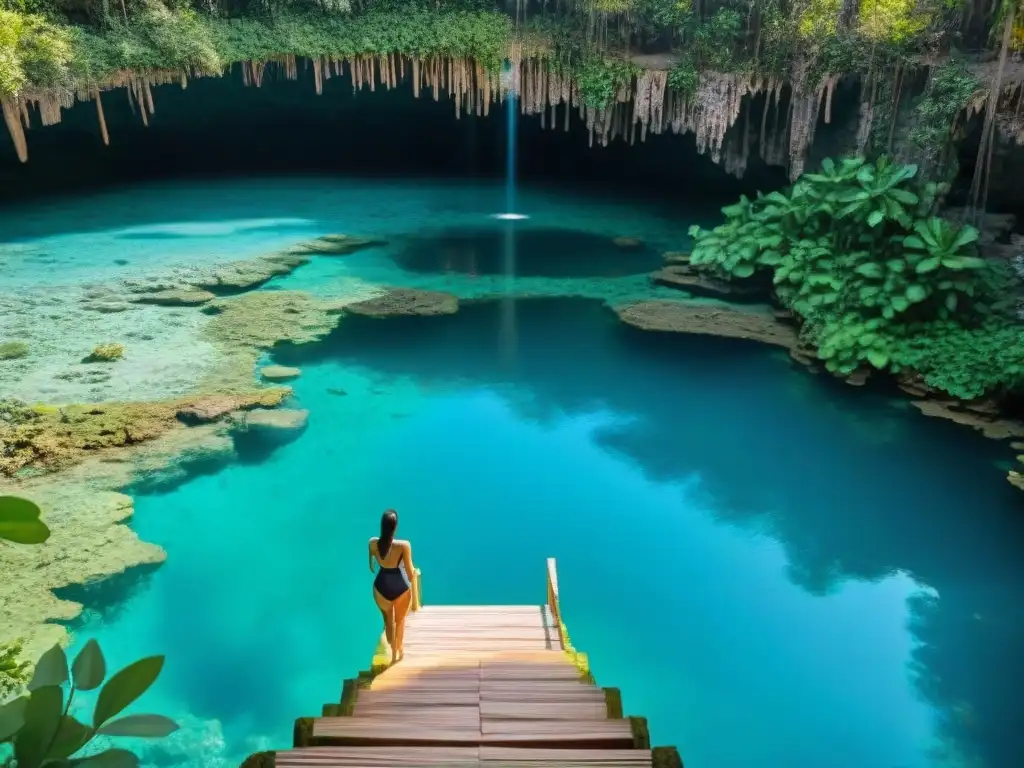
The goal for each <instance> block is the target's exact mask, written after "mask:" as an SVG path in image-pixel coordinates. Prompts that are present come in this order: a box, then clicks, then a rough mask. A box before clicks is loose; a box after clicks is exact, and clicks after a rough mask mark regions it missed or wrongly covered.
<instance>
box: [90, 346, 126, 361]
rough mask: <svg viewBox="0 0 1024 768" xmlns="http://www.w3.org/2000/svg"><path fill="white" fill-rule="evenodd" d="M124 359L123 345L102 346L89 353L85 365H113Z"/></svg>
mask: <svg viewBox="0 0 1024 768" xmlns="http://www.w3.org/2000/svg"><path fill="white" fill-rule="evenodd" d="M123 357H124V345H123V344H100V345H99V346H97V347H96V348H95V349H94V350H93V351H92V352H90V353H89V355H88V356H86V357H85V359H83V360H82V362H83V363H113V362H116V361H118V360H120V359H122V358H123Z"/></svg>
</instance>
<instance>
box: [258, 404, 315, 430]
mask: <svg viewBox="0 0 1024 768" xmlns="http://www.w3.org/2000/svg"><path fill="white" fill-rule="evenodd" d="M308 422H309V411H307V410H297V409H290V408H276V409H273V410H268V409H263V408H258V409H256V410H253V411H248V412H247V413H245V414H244V416H243V417H242V424H243V425H244V426H245V427H246V428H247V429H266V430H272V431H278V430H283V431H289V432H291V431H297V430H302V429H305V427H306V424H307V423H308Z"/></svg>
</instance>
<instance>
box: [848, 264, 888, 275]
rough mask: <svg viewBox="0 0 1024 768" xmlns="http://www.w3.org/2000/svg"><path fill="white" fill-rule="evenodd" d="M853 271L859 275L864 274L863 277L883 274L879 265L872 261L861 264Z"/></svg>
mask: <svg viewBox="0 0 1024 768" xmlns="http://www.w3.org/2000/svg"><path fill="white" fill-rule="evenodd" d="M854 271H855V272H856V273H857V274H859V275H864V277H881V276H882V274H883V272H882V267H881V265H880V264H875V263H873V262H868V263H867V264H861V265H859V266H858V267H857V269H855V270H854Z"/></svg>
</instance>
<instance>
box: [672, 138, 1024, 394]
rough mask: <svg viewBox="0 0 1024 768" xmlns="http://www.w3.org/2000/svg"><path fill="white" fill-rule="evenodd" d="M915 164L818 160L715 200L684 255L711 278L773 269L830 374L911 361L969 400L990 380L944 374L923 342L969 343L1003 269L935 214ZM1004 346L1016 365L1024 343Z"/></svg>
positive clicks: (929, 187) (935, 193) (933, 194)
mask: <svg viewBox="0 0 1024 768" xmlns="http://www.w3.org/2000/svg"><path fill="white" fill-rule="evenodd" d="M916 173H917V168H916V167H915V166H913V165H899V164H896V163H892V162H890V161H889V160H888V159H887V158H885V157H881V158H879V159H878V160H877V161H876V162H874V163H868V162H866V161H865V160H863V159H860V158H850V159H845V160H842V161H841V162H839V163H836V162H833V161H832V160H825V161H824V162H823V164H822V168H821V171H820V172H819V173H808V174H805V175H804V176H802V177H800V178H799V179H798V180H797V181H796V183H795V184H794V185H793V186H792V187H791V188H790V189H788V190H785V191H782V192H772V193H771V194H768V195H758V197H757V198H756V199H755V200H749V199H747V198H745V197H743V198H741V199H740V201H739V203H737V204H735V205H731V206H728V207H726V208H723V209H722V212H723V213H724V214H725V216H726V222H725V223H724V224H722V225H721V226H719V227H716V228H715V229H713V230H711V231H706V230H703V229H701V228H699V227H693V228H691V235H692V236H693V237H694V238H695V240H696V245H695V247H694V249H693V252H692V254H691V263H692V264H694V265H695V266H698V267H700V268H704V269H708V270H710V271H712V272H713V273H715V274H716V275H717V276H719V277H726V278H733V279H741V280H750V279H752V278H759V279H765V278H767V277H768V276H770V277H771V285H772V286H773V289H774V293H775V296H776V297H777V298H778V300H779V301H780V302H781V303H782V304H784V305H785V306H787V307H789V308H790V309H792V310H793V311H794V312H795V313H796V314H798V315H799V316H800V317H801V318H802V319H803V320H804V325H803V333H804V336H805V337H806V338H807V339H808V340H809V341H811V342H812V343H813V344H815V345H816V346H817V348H818V355H819V356H820V357H821V358H822V359H823V360H824V361H825V365H826V367H827V368H828V369H829V370H830V371H833V372H835V373H839V374H842V375H845V374H849V373H852V372H853V371H854V370H856V369H857V368H859V367H861V366H863V365H865V364H868V365H870V366H872V367H874V368H878V369H887V370H890V371H893V372H899V371H900V370H902V369H903V368H905V367H913V368H914V369H915V370H918V371H920V372H921V373H923V374H928V372H929V371H930V372H931V374H932V377H931V381H932V382H933V383H934V385H936V386H940V387H943V388H946V389H947V391H953V392H954V394H957V395H958V396H970V397H976V396H978V395H979V394H981V393H982V392H984V391H985V390H986V389H987V388H989V387H990V386H996V385H995V383H994V381H993V380H992V379H991V377H988V379H987V380H986V383H985V384H984V386H976V385H972V384H970V383H969V382H966V381H964V380H963V377H962V375H961V374H960V373H957V374H955V375H954V374H952V370H953V369H951V368H950V367H949V366H943V364H941V363H939V362H938V361H937V360H936V357H935V354H934V352H935V349H937V347H929V342H928V341H927V339H939V338H941V339H943V341H942V342H941V344H942V345H945V347H946V348H948V345H949V343H950V339H952V340H953V343H956V341H957V340H960V341H966V340H967V339H968V338H969V337H970V335H971V334H973V333H974V331H973V330H972V329H974V328H978V327H981V325H982V324H983V323H984V322H987V321H986V320H985V318H986V317H988V316H989V315H990V314H991V313H992V312H993V310H995V309H998V308H999V303H998V301H997V300H996V299H997V296H998V293H999V290H998V289H999V285H1000V281H1001V279H1002V278H1001V275H1000V273H999V270H998V269H997V268H996V267H995V266H992V265H990V264H989V263H988V262H987V261H985V260H984V259H982V258H979V257H978V256H977V255H976V253H975V247H976V246H975V243H976V242H977V240H978V231H977V230H976V229H974V228H973V227H970V226H963V227H957V226H955V225H953V224H951V223H950V222H948V221H946V220H944V219H941V218H938V217H937V216H935V215H934V213H935V210H936V207H937V204H938V202H939V200H940V199H941V197H942V196H943V195H944V194H945V192H946V191H948V187H947V186H946V185H942V184H934V183H929V184H920V183H916V179H915V177H916ZM987 327H988V328H989V331H990V332H991V331H992V329H993V328H996V327H1000V328H1001V327H1002V326H1001V325H999V323H998V322H997V323H996V325H992V324H991V323H989V325H988V326H987ZM937 343H938V342H937ZM929 349H931V350H932V351H931V352H929ZM1012 349H1013V350H1014V353H1013V354H1016V355H1017V356H1018V357H1017V358H1015V359H1018V360H1019V361H1020V364H1021V370H1024V350H1022V348H1021V345H1019V344H1018V345H1014V346H1013V347H1012ZM940 370H943V371H945V373H943V374H941V375H939V374H938V371H940ZM1005 371H1006V374H1005V377H1004V378H1005V379H1006V380H1007V381H1009V379H1010V378H1012V379H1013V381H1017V380H1018V379H1019V378H1020V377H1019V375H1018V374H1019V371H1016V367H1015V365H1012V364H1010V363H1009V362H1007V363H1006V368H1005Z"/></svg>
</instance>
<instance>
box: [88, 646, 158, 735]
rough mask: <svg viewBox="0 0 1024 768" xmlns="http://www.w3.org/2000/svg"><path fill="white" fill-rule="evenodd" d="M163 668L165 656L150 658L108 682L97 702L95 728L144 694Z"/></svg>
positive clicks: (130, 667)
mask: <svg viewBox="0 0 1024 768" xmlns="http://www.w3.org/2000/svg"><path fill="white" fill-rule="evenodd" d="M163 667H164V657H163V656H149V657H147V658H145V659H139V660H138V661H136V662H135V663H134V664H129V665H128V666H127V667H125V668H124V669H122V670H121V671H120V672H118V673H117V674H116V675H114V676H113V677H111V678H110V679H109V680H107V682H106V685H104V686H103V688H102V689H101V690H100V695H99V697H98V698H97V700H96V709H95V710H94V712H93V715H92V725H93V728H99V727H100V726H101V725H103V724H104V723H105V722H107V720H109V719H110V718H112V717H114V716H115V715H117V714H119V713H120V712H121V711H122V710H123V709H124V708H125V707H127V706H128V705H129V704H131V703H132V702H133V701H135V700H136V699H137V698H139V696H141V695H142V694H144V693H145V692H146V690H147V689H148V688H149V686H151V685H152V684H153V682H154V681H155V680H156V679H157V677H158V676H159V675H160V670H161V669H163Z"/></svg>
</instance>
